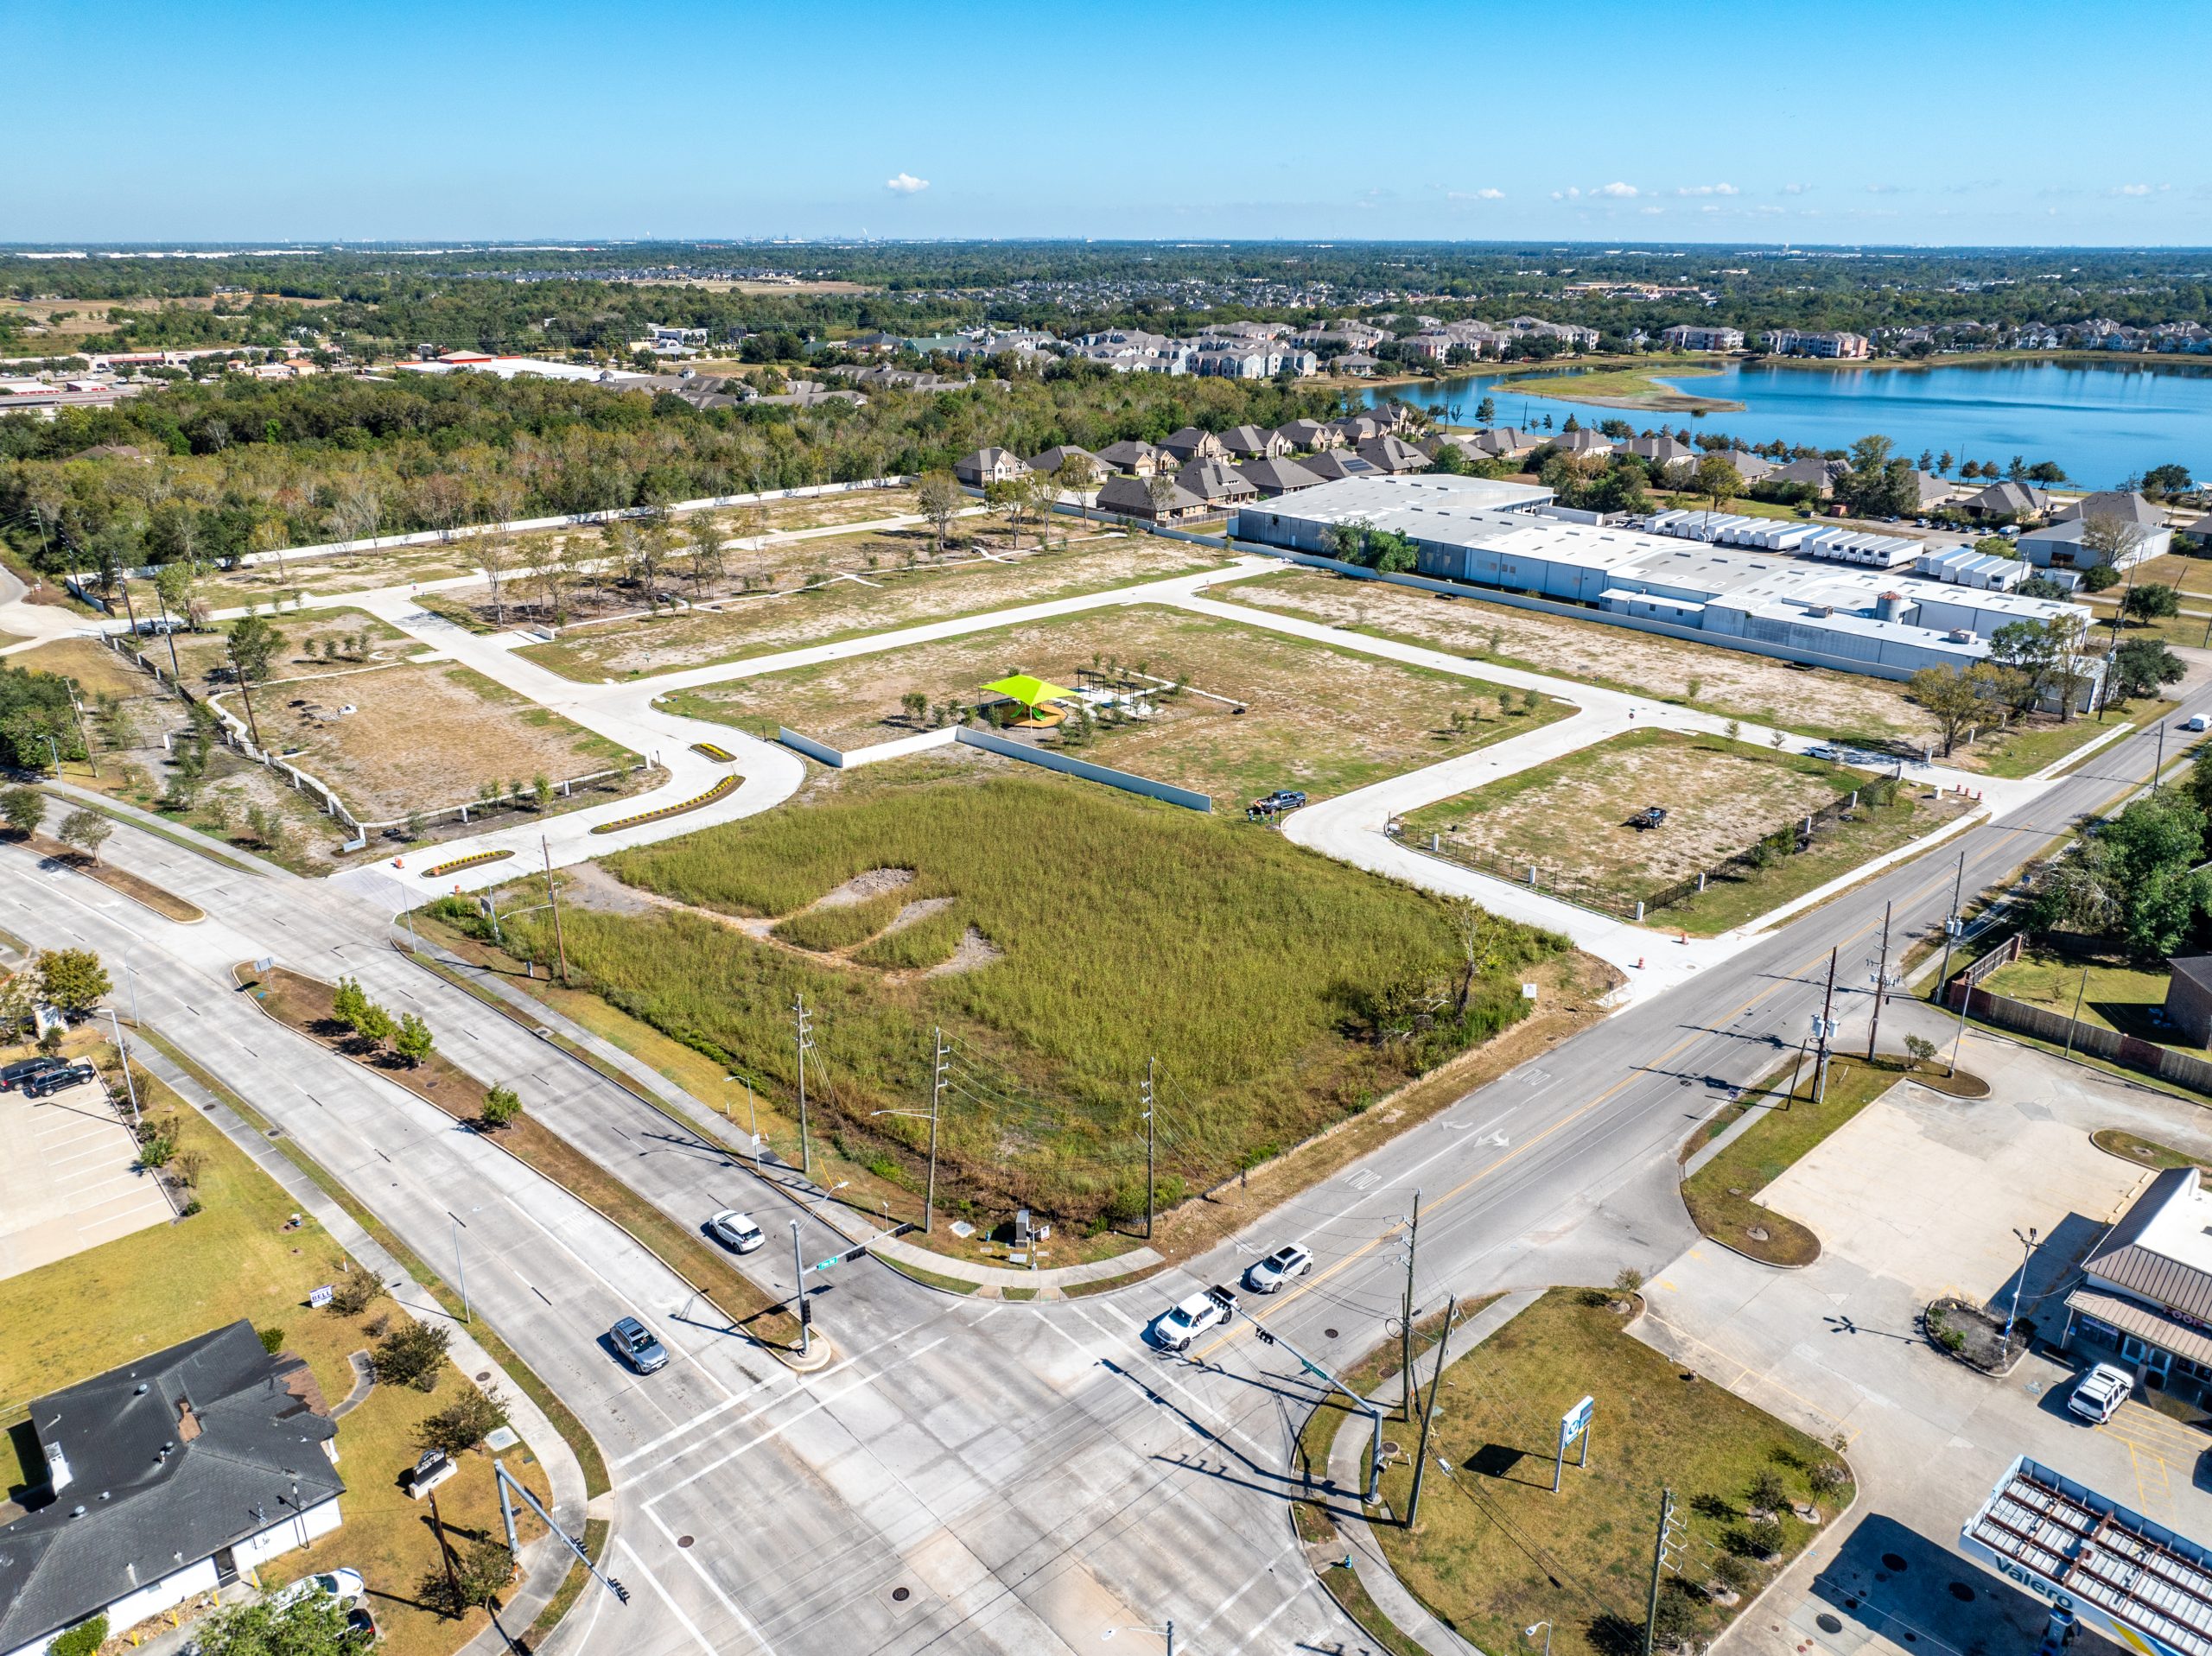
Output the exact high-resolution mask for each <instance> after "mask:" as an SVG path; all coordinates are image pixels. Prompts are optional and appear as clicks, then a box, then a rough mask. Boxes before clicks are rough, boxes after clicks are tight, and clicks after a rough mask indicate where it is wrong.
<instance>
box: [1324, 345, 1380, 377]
mask: <svg viewBox="0 0 2212 1656" xmlns="http://www.w3.org/2000/svg"><path fill="white" fill-rule="evenodd" d="M1381 366H1382V363H1381V362H1379V361H1377V360H1376V358H1373V357H1370V356H1369V355H1368V354H1367V352H1364V351H1347V352H1345V353H1344V355H1343V356H1341V357H1338V358H1333V359H1332V361H1331V362H1330V364H1329V371H1330V372H1331V373H1332V374H1344V375H1347V376H1349V377H1350V378H1353V379H1372V378H1375V371H1376V369H1378V368H1380V367H1381Z"/></svg>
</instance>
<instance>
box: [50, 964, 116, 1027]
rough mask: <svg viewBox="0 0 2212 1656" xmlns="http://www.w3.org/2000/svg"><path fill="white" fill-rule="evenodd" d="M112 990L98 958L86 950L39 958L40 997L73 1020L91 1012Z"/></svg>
mask: <svg viewBox="0 0 2212 1656" xmlns="http://www.w3.org/2000/svg"><path fill="white" fill-rule="evenodd" d="M113 987H115V986H114V985H113V984H112V983H111V982H110V981H109V980H108V975H107V968H105V967H104V966H102V965H101V964H100V957H99V955H97V954H96V953H94V952H93V951H92V950H91V949H49V950H48V951H47V952H45V953H44V954H41V955H39V957H38V988H39V993H40V994H41V996H42V997H43V998H44V999H45V1000H46V1002H47V1004H48V1006H53V1007H54V1008H56V1009H57V1010H59V1011H60V1012H64V1013H67V1014H68V1015H70V1016H72V1017H75V1016H79V1015H81V1014H83V1013H85V1012H89V1011H91V1010H92V1007H93V1006H95V1005H96V1004H97V1003H98V1002H99V999H100V997H101V996H102V995H104V994H105V993H107V992H108V991H109V990H110V989H111V988H113Z"/></svg>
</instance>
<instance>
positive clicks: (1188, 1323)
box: [1153, 1288, 1236, 1351]
mask: <svg viewBox="0 0 2212 1656" xmlns="http://www.w3.org/2000/svg"><path fill="white" fill-rule="evenodd" d="M1234 1317H1236V1295H1235V1294H1232V1293H1230V1291H1229V1290H1228V1289H1226V1288H1209V1289H1207V1290H1206V1291H1205V1292H1204V1293H1198V1294H1192V1296H1191V1297H1190V1298H1188V1299H1185V1300H1182V1301H1179V1303H1177V1304H1173V1305H1171V1306H1169V1307H1168V1308H1167V1310H1166V1313H1165V1314H1164V1315H1163V1316H1162V1317H1160V1321H1159V1322H1157V1323H1154V1324H1153V1336H1154V1338H1155V1339H1157V1340H1158V1341H1159V1342H1160V1344H1161V1345H1162V1346H1164V1347H1165V1348H1166V1349H1168V1350H1170V1351H1181V1350H1183V1349H1185V1348H1186V1347H1188V1346H1189V1345H1190V1343H1191V1342H1192V1341H1193V1340H1195V1339H1197V1338H1198V1336H1200V1335H1201V1334H1204V1333H1205V1331H1206V1330H1207V1329H1211V1328H1219V1327H1222V1326H1223V1325H1224V1324H1226V1323H1229V1322H1230V1320H1231V1319H1232V1318H1234Z"/></svg>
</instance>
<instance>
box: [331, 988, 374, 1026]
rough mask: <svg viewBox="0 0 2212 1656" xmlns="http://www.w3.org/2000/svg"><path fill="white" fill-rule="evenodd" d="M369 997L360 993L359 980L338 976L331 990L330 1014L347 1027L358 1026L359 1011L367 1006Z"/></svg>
mask: <svg viewBox="0 0 2212 1656" xmlns="http://www.w3.org/2000/svg"><path fill="white" fill-rule="evenodd" d="M368 1004H369V998H368V996H367V995H365V994H364V993H361V986H360V984H359V981H358V980H355V979H353V978H340V979H339V980H338V987H337V988H335V989H334V990H333V991H332V992H331V995H330V1015H331V1017H332V1018H335V1019H336V1020H337V1021H338V1022H339V1023H340V1024H342V1025H345V1026H346V1028H347V1029H350V1030H358V1029H359V1027H360V1022H361V1013H362V1012H364V1011H365V1009H366V1008H367V1006H368Z"/></svg>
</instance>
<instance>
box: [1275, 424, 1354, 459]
mask: <svg viewBox="0 0 2212 1656" xmlns="http://www.w3.org/2000/svg"><path fill="white" fill-rule="evenodd" d="M1275 435H1276V436H1278V437H1280V438H1281V439H1282V440H1283V441H1284V443H1285V444H1287V448H1286V449H1285V450H1284V452H1285V453H1303V452H1304V451H1305V450H1306V449H1309V448H1334V447H1336V446H1337V445H1338V443H1340V442H1342V441H1344V438H1343V437H1342V436H1340V435H1338V433H1337V431H1336V430H1335V429H1334V428H1332V427H1330V426H1325V425H1324V424H1322V423H1321V422H1320V421H1319V420H1293V421H1292V422H1290V423H1289V424H1288V425H1285V426H1278V427H1276V428H1275Z"/></svg>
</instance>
